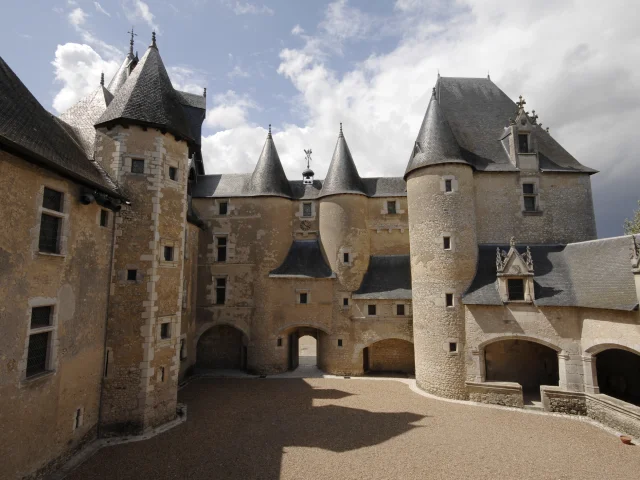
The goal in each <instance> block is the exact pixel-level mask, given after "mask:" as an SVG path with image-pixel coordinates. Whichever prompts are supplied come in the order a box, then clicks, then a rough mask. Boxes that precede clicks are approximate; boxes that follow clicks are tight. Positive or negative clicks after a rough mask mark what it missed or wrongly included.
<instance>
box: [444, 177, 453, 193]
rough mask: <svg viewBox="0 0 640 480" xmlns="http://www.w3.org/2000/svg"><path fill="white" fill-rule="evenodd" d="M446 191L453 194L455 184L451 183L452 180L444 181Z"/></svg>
mask: <svg viewBox="0 0 640 480" xmlns="http://www.w3.org/2000/svg"><path fill="white" fill-rule="evenodd" d="M444 191H445V192H453V182H452V181H451V179H446V180H445V181H444Z"/></svg>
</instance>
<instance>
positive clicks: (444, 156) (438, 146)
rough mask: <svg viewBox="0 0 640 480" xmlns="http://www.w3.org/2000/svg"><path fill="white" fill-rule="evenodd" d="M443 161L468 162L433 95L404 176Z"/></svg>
mask: <svg viewBox="0 0 640 480" xmlns="http://www.w3.org/2000/svg"><path fill="white" fill-rule="evenodd" d="M434 92H435V90H434ZM443 163H469V162H468V161H467V160H465V159H464V158H463V157H462V152H461V151H460V147H459V146H458V142H457V141H456V139H455V137H454V136H453V132H452V131H451V127H449V123H448V122H447V119H446V118H445V116H444V113H443V112H442V109H441V108H440V105H439V103H438V101H437V100H436V97H435V95H434V96H432V97H431V100H430V101H429V106H428V107H427V113H425V115H424V120H422V125H421V126H420V131H419V132H418V137H417V138H416V141H415V143H414V145H413V151H412V152H411V157H410V158H409V164H408V165H407V170H406V171H405V178H406V177H407V175H408V174H409V173H411V172H412V171H414V170H417V169H419V168H422V167H426V166H428V165H438V164H443Z"/></svg>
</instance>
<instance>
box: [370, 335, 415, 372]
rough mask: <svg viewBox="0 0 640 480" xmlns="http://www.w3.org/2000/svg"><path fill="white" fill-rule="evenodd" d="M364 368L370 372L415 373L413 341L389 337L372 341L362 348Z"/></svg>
mask: <svg viewBox="0 0 640 480" xmlns="http://www.w3.org/2000/svg"><path fill="white" fill-rule="evenodd" d="M362 369H363V371H364V372H365V373H368V374H374V375H375V374H378V375H379V374H381V373H392V374H398V373H402V374H412V375H413V374H415V371H416V367H415V356H414V348H413V343H411V342H409V341H407V340H401V339H399V338H389V339H387V340H380V341H378V342H375V343H372V344H371V345H369V346H368V347H365V348H364V349H363V350H362Z"/></svg>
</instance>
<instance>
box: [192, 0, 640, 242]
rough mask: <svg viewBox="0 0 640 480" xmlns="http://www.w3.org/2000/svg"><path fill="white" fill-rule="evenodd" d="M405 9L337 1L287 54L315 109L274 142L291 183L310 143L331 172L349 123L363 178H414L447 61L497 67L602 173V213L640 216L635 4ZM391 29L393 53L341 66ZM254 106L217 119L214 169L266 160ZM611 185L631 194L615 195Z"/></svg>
mask: <svg viewBox="0 0 640 480" xmlns="http://www.w3.org/2000/svg"><path fill="white" fill-rule="evenodd" d="M395 6H396V8H395V10H394V13H393V15H392V17H390V18H387V19H382V20H381V19H379V18H374V17H372V16H371V15H368V14H365V13H363V12H360V11H359V10H357V9H355V8H353V7H351V6H350V5H349V3H348V2H346V0H340V1H337V2H334V3H333V4H331V5H330V6H329V7H328V9H327V12H326V15H325V18H324V19H323V21H322V22H320V24H319V25H318V27H319V28H318V34H317V35H315V36H313V37H303V38H305V40H306V42H305V45H304V46H303V47H302V48H298V49H290V48H289V49H286V48H285V49H283V50H282V51H281V53H280V59H281V64H280V67H279V69H278V72H279V73H280V75H282V76H283V77H285V78H287V79H288V80H289V81H290V82H291V84H292V85H293V86H294V87H295V88H296V90H297V92H298V98H297V101H295V102H292V103H294V104H295V105H296V107H295V108H297V109H300V110H302V111H304V112H306V115H305V118H304V121H303V122H301V125H283V126H281V130H280V131H279V132H278V133H277V134H276V135H275V137H274V138H275V141H276V145H277V147H278V151H279V153H280V158H281V159H282V161H283V164H284V166H285V169H286V171H287V174H288V175H289V177H290V178H299V177H300V171H301V170H302V158H303V154H302V148H306V147H312V148H313V150H314V163H315V166H314V170H315V171H316V173H317V177H318V178H322V177H323V176H324V174H325V172H326V169H327V167H328V164H329V161H330V159H331V153H332V151H333V148H334V146H335V141H336V137H337V131H338V123H339V122H340V121H342V122H344V130H345V136H346V138H347V141H348V142H349V146H350V149H351V152H352V154H353V156H354V159H355V161H356V164H357V166H358V168H359V171H360V173H361V175H402V174H403V172H404V168H405V167H406V162H407V159H408V156H409V153H410V151H411V145H412V144H413V141H414V140H415V137H416V135H417V132H418V129H419V127H420V123H421V121H422V117H423V115H424V112H425V110H426V107H427V103H428V100H429V97H430V93H431V87H432V86H433V85H434V84H435V81H436V78H437V71H438V69H439V70H440V73H441V74H442V75H443V76H468V77H482V76H485V75H486V72H487V70H490V71H491V78H492V80H493V81H494V82H495V83H496V84H497V85H498V86H499V87H500V88H501V89H502V90H503V91H505V92H506V93H507V94H508V95H509V96H510V97H511V98H514V99H515V98H517V96H518V95H519V94H523V95H524V96H525V97H526V99H527V106H528V107H530V108H532V109H535V110H536V112H537V113H538V114H539V115H540V121H541V122H542V123H543V124H544V125H545V126H549V127H550V129H551V134H552V135H553V136H554V137H555V138H556V139H557V140H558V141H559V142H560V143H561V144H562V145H563V146H564V147H565V148H566V149H567V150H568V151H570V152H571V153H572V154H573V155H574V156H575V157H576V158H578V160H579V161H581V162H582V163H583V164H585V165H588V166H590V167H593V168H596V169H599V170H601V171H602V173H600V174H598V175H596V176H594V177H592V181H593V186H594V195H595V198H596V213H597V214H598V215H599V216H600V217H599V218H604V217H606V216H608V213H609V212H611V214H617V216H618V217H620V219H619V220H618V219H616V220H611V222H614V221H615V222H617V224H621V222H622V220H621V219H623V218H624V217H625V215H626V216H627V217H628V216H630V215H631V210H632V209H633V207H634V206H635V200H636V198H635V197H637V185H636V181H635V180H634V179H637V174H636V170H635V169H637V166H635V162H637V160H636V159H635V158H634V155H635V154H634V152H635V150H636V146H635V143H636V142H635V138H636V137H637V135H636V132H635V123H636V122H635V118H637V117H638V116H639V114H640V99H639V98H638V96H637V94H636V92H637V91H638V90H639V89H640V70H638V69H637V68H634V67H633V64H630V63H629V59H632V58H640V30H638V29H637V24H638V17H637V15H636V14H635V13H634V12H632V11H631V10H630V9H629V8H628V3H626V2H624V1H622V0H611V1H609V2H606V3H602V2H600V1H596V0H589V1H584V2H579V3H575V2H573V1H571V0H540V1H538V2H535V3H533V4H514V3H505V2H503V1H502V0H460V1H458V2H456V3H455V4H453V5H449V7H450V8H442V2H438V1H436V2H429V5H427V7H429V8H432V10H429V9H428V8H425V3H424V2H416V1H411V0H398V1H397V2H396V5H395ZM416 9H423V10H422V11H421V12H420V14H416ZM431 11H432V12H436V13H430V12H431ZM382 24H388V25H393V28H394V29H395V31H396V33H397V34H398V35H399V37H400V41H399V43H398V44H397V46H396V47H395V48H394V49H393V50H391V51H389V52H388V53H385V54H377V55H371V56H370V57H369V58H367V59H366V60H365V61H363V62H361V63H358V64H355V65H354V66H353V67H352V68H350V69H349V70H348V71H346V72H336V71H333V70H332V69H331V68H330V66H329V65H330V64H329V62H328V55H330V54H332V53H336V52H338V53H339V52H340V51H341V48H342V47H343V45H344V44H345V42H346V41H348V40H350V39H364V38H366V37H367V36H370V35H374V34H376V30H378V29H377V28H372V26H374V27H377V26H380V25H382ZM594 32H598V34H597V35H594ZM240 111H241V113H242V114H238V112H237V111H236V112H235V113H234V112H229V113H234V115H235V116H234V121H233V122H230V124H233V125H232V126H229V127H224V124H225V122H224V121H222V120H221V119H220V117H219V118H218V119H217V120H216V121H215V122H211V123H210V124H209V125H210V126H214V125H217V126H220V127H222V128H232V129H233V130H227V131H221V132H218V133H217V134H215V135H212V136H210V137H207V138H206V141H205V142H204V143H203V145H204V152H205V161H206V162H207V171H208V172H209V173H213V172H216V173H221V172H237V171H239V167H238V165H240V166H242V165H247V167H250V168H248V170H245V171H251V168H252V167H253V165H255V162H256V161H257V158H258V155H259V153H260V148H261V146H262V143H263V142H264V129H263V128H262V127H255V126H253V127H252V124H251V122H250V116H249V115H248V110H247V109H240ZM216 113H217V114H220V115H221V114H222V113H223V112H222V111H218V112H216ZM239 122H244V123H239ZM247 159H251V160H252V161H251V162H249V163H247V162H248V160H247ZM607 191H608V192H614V191H615V192H616V193H615V195H616V197H615V198H617V199H618V200H616V201H615V202H613V201H610V200H609V199H608V198H607V196H608V195H609V194H606V193H605V192H607ZM623 196H625V197H624V200H621V199H622V197H623ZM621 202H622V203H624V205H625V207H623V206H622V204H621ZM624 208H628V210H626V211H625V210H624ZM616 210H622V213H620V212H616ZM603 221H604V220H603ZM605 223H606V222H605ZM602 225H604V224H601V225H599V228H600V233H601V234H603V233H604V234H613V233H616V232H614V231H613V230H612V229H613V228H614V224H613V223H612V224H611V225H609V224H606V226H605V227H603V226H602ZM612 225H613V226H612ZM618 230H621V229H618Z"/></svg>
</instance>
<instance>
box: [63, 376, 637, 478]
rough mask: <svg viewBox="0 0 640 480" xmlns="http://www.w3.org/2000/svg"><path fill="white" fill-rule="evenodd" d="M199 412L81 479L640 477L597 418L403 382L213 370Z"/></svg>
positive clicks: (632, 450) (113, 452) (112, 452)
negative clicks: (478, 400)
mask: <svg viewBox="0 0 640 480" xmlns="http://www.w3.org/2000/svg"><path fill="white" fill-rule="evenodd" d="M180 400H181V401H182V402H185V403H186V404H187V405H188V420H187V421H186V422H185V423H183V424H182V425H180V426H178V427H175V428H174V429H172V430H170V431H168V432H166V433H164V434H161V435H159V436H157V437H154V438H153V439H151V440H147V441H141V442H135V443H130V444H125V445H119V446H115V447H108V448H104V449H102V450H100V451H99V452H98V453H97V454H96V455H95V456H94V457H92V458H91V459H89V460H88V461H87V462H86V463H85V464H83V465H82V466H81V467H79V469H77V470H76V471H74V472H73V473H72V474H71V475H70V476H69V477H68V478H69V479H72V480H80V479H96V480H97V479H109V480H125V479H156V480H164V479H188V480H200V479H203V480H204V479H207V480H208V479H216V480H221V479H239V480H251V479H296V480H300V479H367V480H370V479H395V478H402V479H414V478H415V479H418V478H419V479H431V478H433V479H444V478H452V479H458V478H460V479H462V478H464V479H470V478H473V479H496V478H500V479H512V478H513V479H515V478H517V479H536V480H540V479H581V480H583V479H604V478H606V479H633V478H638V476H639V474H638V472H640V447H634V446H625V445H623V444H622V443H621V442H620V440H618V439H617V438H616V437H614V436H612V435H610V434H609V433H606V432H605V431H603V430H600V429H598V428H596V427H593V426H591V425H589V424H586V423H583V422H578V421H573V420H568V419H563V418H557V417H550V416H542V415H534V414H526V413H522V412H513V411H508V410H498V409H489V408H482V407H476V406H468V405H460V404H452V403H448V402H443V401H439V400H432V399H429V398H425V397H422V396H420V395H418V394H416V393H414V392H412V391H411V390H409V388H408V387H407V385H405V384H403V383H400V382H396V381H391V380H357V379H351V380H343V379H328V378H314V379H296V378H285V379H249V378H222V379H215V378H207V379H200V380H197V381H195V382H193V383H191V384H190V385H188V386H187V387H186V388H185V389H183V390H182V391H181V392H180Z"/></svg>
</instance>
